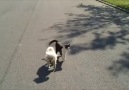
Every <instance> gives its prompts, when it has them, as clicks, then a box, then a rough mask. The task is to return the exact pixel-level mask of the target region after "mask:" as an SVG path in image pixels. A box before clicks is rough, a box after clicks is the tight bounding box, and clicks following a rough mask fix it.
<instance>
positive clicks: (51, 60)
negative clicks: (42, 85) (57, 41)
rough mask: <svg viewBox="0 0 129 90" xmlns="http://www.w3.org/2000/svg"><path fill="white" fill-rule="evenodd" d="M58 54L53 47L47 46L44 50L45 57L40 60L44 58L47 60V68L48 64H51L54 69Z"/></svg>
mask: <svg viewBox="0 0 129 90" xmlns="http://www.w3.org/2000/svg"><path fill="white" fill-rule="evenodd" d="M59 57H60V56H59V55H57V54H56V52H55V50H54V48H53V47H51V46H49V47H48V48H47V50H46V53H45V58H43V59H42V60H45V61H46V62H47V66H48V68H50V65H53V67H54V70H53V71H55V69H56V64H57V59H58V58H59Z"/></svg>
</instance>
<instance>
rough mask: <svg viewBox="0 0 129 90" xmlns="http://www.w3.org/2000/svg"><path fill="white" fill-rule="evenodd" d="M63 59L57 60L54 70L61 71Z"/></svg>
mask: <svg viewBox="0 0 129 90" xmlns="http://www.w3.org/2000/svg"><path fill="white" fill-rule="evenodd" d="M63 62H64V61H59V60H57V65H56V70H55V71H61V70H62V64H63Z"/></svg>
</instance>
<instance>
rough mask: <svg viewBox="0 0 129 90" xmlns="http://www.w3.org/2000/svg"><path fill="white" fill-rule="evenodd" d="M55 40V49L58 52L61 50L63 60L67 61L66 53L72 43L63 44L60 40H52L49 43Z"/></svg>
mask: <svg viewBox="0 0 129 90" xmlns="http://www.w3.org/2000/svg"><path fill="white" fill-rule="evenodd" d="M54 42H55V51H56V54H57V53H58V52H59V53H60V56H62V60H63V61H65V60H66V54H67V51H68V50H69V48H70V44H64V45H63V44H62V43H61V42H59V41H58V40H52V41H51V42H50V43H49V45H51V44H52V43H54Z"/></svg>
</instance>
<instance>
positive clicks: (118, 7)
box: [96, 0, 129, 14]
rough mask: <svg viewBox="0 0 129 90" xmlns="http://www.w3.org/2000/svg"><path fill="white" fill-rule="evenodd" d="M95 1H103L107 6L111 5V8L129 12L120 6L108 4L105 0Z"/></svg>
mask: <svg viewBox="0 0 129 90" xmlns="http://www.w3.org/2000/svg"><path fill="white" fill-rule="evenodd" d="M96 1H98V2H101V3H104V4H106V5H108V6H111V7H113V8H116V9H119V10H121V11H123V12H126V13H128V14H129V11H128V10H126V9H123V8H120V7H117V6H115V5H112V4H110V3H108V2H106V1H104V0H96Z"/></svg>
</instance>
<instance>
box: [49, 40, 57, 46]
mask: <svg viewBox="0 0 129 90" xmlns="http://www.w3.org/2000/svg"><path fill="white" fill-rule="evenodd" d="M53 42H56V43H57V42H58V40H52V41H51V42H50V43H49V45H51V44H52V43H53Z"/></svg>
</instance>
